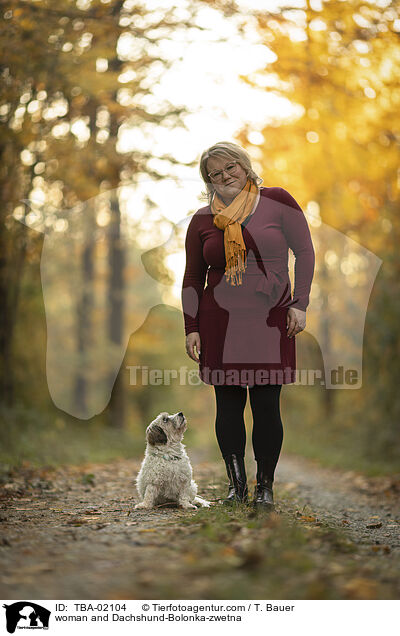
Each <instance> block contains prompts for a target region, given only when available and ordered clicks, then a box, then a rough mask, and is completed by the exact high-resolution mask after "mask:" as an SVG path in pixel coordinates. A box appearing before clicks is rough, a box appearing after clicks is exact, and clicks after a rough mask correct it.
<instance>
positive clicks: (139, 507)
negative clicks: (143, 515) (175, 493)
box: [134, 501, 151, 510]
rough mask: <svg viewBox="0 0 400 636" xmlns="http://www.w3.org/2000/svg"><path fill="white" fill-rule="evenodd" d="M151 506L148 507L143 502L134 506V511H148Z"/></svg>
mask: <svg viewBox="0 0 400 636" xmlns="http://www.w3.org/2000/svg"><path fill="white" fill-rule="evenodd" d="M150 508H151V506H149V505H148V504H146V503H145V502H144V501H141V502H140V503H138V504H136V506H135V508H134V509H135V510H150Z"/></svg>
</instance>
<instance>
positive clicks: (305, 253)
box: [279, 188, 315, 311]
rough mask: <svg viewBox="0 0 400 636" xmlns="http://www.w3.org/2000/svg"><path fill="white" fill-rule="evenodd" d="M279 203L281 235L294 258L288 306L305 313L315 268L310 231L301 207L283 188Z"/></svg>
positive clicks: (280, 190) (280, 189)
mask: <svg viewBox="0 0 400 636" xmlns="http://www.w3.org/2000/svg"><path fill="white" fill-rule="evenodd" d="M279 201H280V202H281V203H283V204H284V205H282V229H283V233H284V234H285V236H286V240H287V243H288V246H289V247H290V249H291V250H292V251H293V253H294V255H295V258H296V262H295V285H294V291H293V300H292V301H291V302H290V303H289V304H288V306H289V307H293V308H296V309H301V310H302V311H305V310H306V309H307V307H308V304H309V300H310V299H309V296H310V289H311V283H312V279H313V276H314V267H315V252H314V246H313V244H312V240H311V234H310V229H309V227H308V223H307V220H306V217H305V216H304V213H303V211H302V209H301V207H300V206H299V204H298V203H297V201H296V200H295V199H294V198H293V197H292V195H291V194H289V192H287V191H286V190H284V189H283V188H279Z"/></svg>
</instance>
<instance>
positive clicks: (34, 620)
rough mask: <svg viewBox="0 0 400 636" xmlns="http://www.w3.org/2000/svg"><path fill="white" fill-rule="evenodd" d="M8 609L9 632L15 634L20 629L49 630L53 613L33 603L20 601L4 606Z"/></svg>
mask: <svg viewBox="0 0 400 636" xmlns="http://www.w3.org/2000/svg"><path fill="white" fill-rule="evenodd" d="M3 607H5V609H6V621H7V631H8V633H9V634H14V632H15V630H16V628H17V627H18V628H19V629H48V628H49V618H50V614H51V612H50V611H49V610H48V609H46V608H45V607H42V606H41V605H37V603H32V602H31V601H18V602H17V603H12V605H3Z"/></svg>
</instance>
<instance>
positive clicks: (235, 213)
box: [211, 179, 258, 286]
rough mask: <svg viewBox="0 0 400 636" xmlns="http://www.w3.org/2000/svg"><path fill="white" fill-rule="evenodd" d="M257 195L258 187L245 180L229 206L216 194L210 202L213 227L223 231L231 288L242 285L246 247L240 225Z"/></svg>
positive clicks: (226, 274) (227, 275)
mask: <svg viewBox="0 0 400 636" xmlns="http://www.w3.org/2000/svg"><path fill="white" fill-rule="evenodd" d="M257 194H258V187H257V186H256V185H255V184H254V183H253V182H252V181H250V179H247V182H246V185H245V186H244V188H243V189H242V190H241V191H240V192H239V194H237V195H236V197H235V198H234V199H233V201H232V202H231V203H230V204H229V205H226V203H224V202H223V201H222V199H220V197H219V196H218V195H217V193H216V192H214V196H213V199H212V202H211V211H212V213H213V215H214V225H216V226H217V227H218V228H219V229H220V230H224V247H225V260H226V268H225V276H226V280H227V281H228V282H230V284H231V285H233V286H235V285H241V284H242V272H244V271H245V269H246V245H245V243H244V240H243V234H242V228H241V226H240V224H241V223H243V221H244V220H245V219H246V218H247V217H248V216H249V214H250V213H251V211H252V209H253V206H254V202H255V199H256V197H257Z"/></svg>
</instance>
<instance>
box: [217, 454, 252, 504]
mask: <svg viewBox="0 0 400 636" xmlns="http://www.w3.org/2000/svg"><path fill="white" fill-rule="evenodd" d="M224 461H225V467H226V472H227V475H228V478H229V492H228V496H227V498H226V499H224V501H223V503H224V504H225V503H226V504H230V503H247V501H248V487H247V477H246V468H245V464H244V457H243V456H242V455H237V454H235V453H233V454H231V455H227V456H225V457H224Z"/></svg>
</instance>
